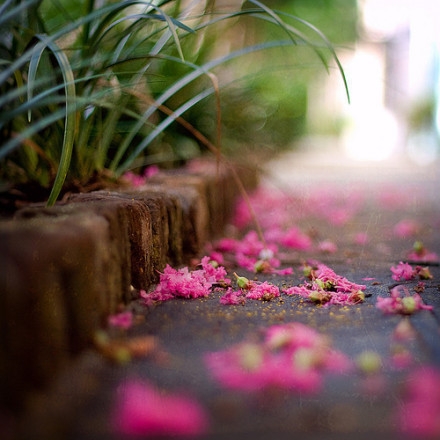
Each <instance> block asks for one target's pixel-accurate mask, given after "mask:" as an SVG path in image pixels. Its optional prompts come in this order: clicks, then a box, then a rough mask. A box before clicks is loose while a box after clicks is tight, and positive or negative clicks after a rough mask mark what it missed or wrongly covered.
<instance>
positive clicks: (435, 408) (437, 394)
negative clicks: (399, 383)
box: [397, 366, 440, 439]
mask: <svg viewBox="0 0 440 440" xmlns="http://www.w3.org/2000/svg"><path fill="white" fill-rule="evenodd" d="M406 391H407V392H406V395H405V396H404V401H403V405H401V406H400V408H399V410H398V412H397V423H398V426H399V429H400V431H401V432H403V433H405V434H407V435H410V436H412V438H413V437H417V438H423V439H426V438H432V439H434V438H439V437H440V417H439V414H440V371H439V370H438V369H437V368H434V367H429V366H428V367H421V368H418V369H417V370H415V371H414V372H412V373H411V374H410V375H409V376H408V378H407V390H406Z"/></svg>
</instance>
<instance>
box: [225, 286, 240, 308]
mask: <svg viewBox="0 0 440 440" xmlns="http://www.w3.org/2000/svg"><path fill="white" fill-rule="evenodd" d="M245 302H246V299H245V297H244V295H243V291H242V290H233V289H232V288H231V287H230V288H228V290H227V291H226V293H225V294H224V295H223V296H222V297H221V298H220V303H221V304H224V305H233V306H236V305H244V304H245Z"/></svg>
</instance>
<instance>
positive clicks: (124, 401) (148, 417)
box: [112, 379, 209, 437]
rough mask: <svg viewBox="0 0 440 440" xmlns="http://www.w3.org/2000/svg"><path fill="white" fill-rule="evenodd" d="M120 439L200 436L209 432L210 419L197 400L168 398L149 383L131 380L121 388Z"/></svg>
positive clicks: (116, 422) (115, 421) (116, 423)
mask: <svg viewBox="0 0 440 440" xmlns="http://www.w3.org/2000/svg"><path fill="white" fill-rule="evenodd" d="M112 425H113V428H114V430H115V432H116V433H117V434H119V435H128V436H137V437H145V436H149V437H150V436H153V437H154V436H198V435H202V434H204V433H206V432H207V430H208V426H209V423H208V416H207V414H206V411H205V410H204V408H203V407H202V406H201V405H200V404H199V403H198V402H197V401H196V400H194V399H193V398H191V397H187V396H184V395H176V394H165V393H164V392H163V391H161V390H159V389H157V388H155V387H154V386H152V385H151V384H149V383H148V382H141V381H139V380H134V379H132V380H129V381H127V382H126V383H123V384H122V385H120V387H119V389H118V391H117V395H116V402H115V407H114V410H113V413H112Z"/></svg>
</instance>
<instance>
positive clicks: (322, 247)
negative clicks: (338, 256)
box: [318, 240, 338, 254]
mask: <svg viewBox="0 0 440 440" xmlns="http://www.w3.org/2000/svg"><path fill="white" fill-rule="evenodd" d="M318 250H319V251H320V252H324V253H327V254H334V253H335V252H337V250H338V246H337V245H336V244H335V243H334V242H333V241H330V240H324V241H321V242H319V244H318Z"/></svg>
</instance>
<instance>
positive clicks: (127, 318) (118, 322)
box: [108, 311, 133, 330]
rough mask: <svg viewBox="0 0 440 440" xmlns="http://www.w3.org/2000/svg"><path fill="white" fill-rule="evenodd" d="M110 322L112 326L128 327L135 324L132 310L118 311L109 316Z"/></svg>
mask: <svg viewBox="0 0 440 440" xmlns="http://www.w3.org/2000/svg"><path fill="white" fill-rule="evenodd" d="M108 323H109V325H110V326H112V327H119V328H122V329H125V330H126V329H128V328H130V327H131V326H132V325H133V313H132V312H130V311H126V312H121V313H117V314H115V315H110V316H109V317H108Z"/></svg>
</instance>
